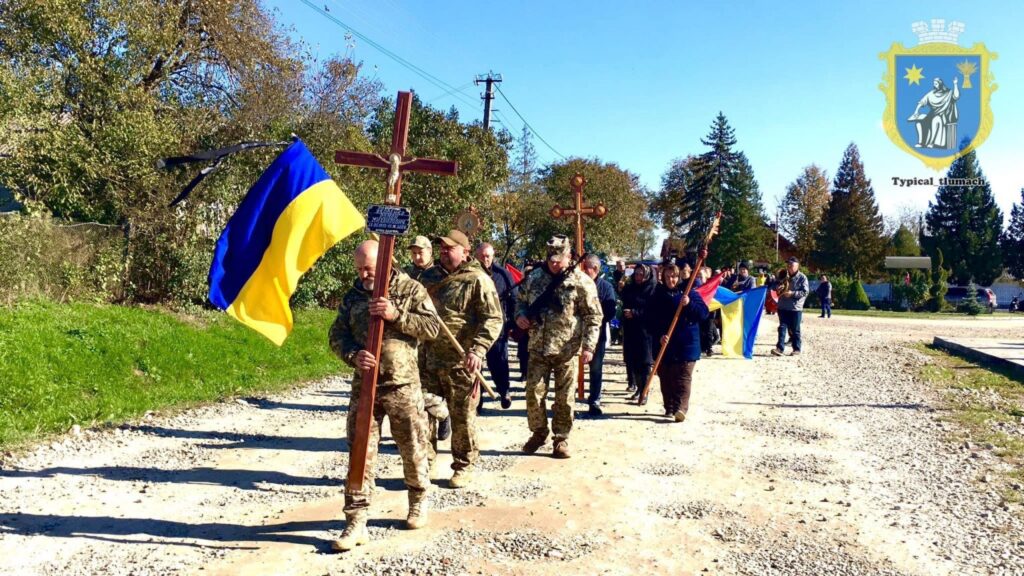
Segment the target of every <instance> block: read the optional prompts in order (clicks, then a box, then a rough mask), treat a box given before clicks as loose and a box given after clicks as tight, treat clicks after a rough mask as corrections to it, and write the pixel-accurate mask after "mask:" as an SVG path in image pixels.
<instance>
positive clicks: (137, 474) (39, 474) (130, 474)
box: [0, 466, 343, 490]
mask: <svg viewBox="0 0 1024 576" xmlns="http://www.w3.org/2000/svg"><path fill="white" fill-rule="evenodd" d="M58 475H67V476H97V477H100V478H103V479H105V480H115V481H124V482H154V483H156V482H160V483H169V484H206V485H221V486H229V487H232V488H239V489H242V490H267V488H266V487H262V486H259V484H279V485H287V486H341V485H342V484H343V481H342V479H340V478H338V479H334V478H331V477H329V476H328V477H320V478H310V477H306V476H293V475H291V474H286V473H284V472H275V471H272V470H230V469H223V468H191V469H188V470H165V469H162V468H135V467H130V466H98V467H96V468H74V467H68V466H58V467H54V468H46V469H44V470H0V478H53V477H55V476H58Z"/></svg>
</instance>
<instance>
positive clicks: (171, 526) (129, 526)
mask: <svg viewBox="0 0 1024 576" xmlns="http://www.w3.org/2000/svg"><path fill="white" fill-rule="evenodd" d="M344 526H345V523H344V522H343V521H341V520H327V521H305V522H283V523H279V524H267V525H264V526H244V525H240V524H227V523H222V522H206V523H198V524H189V523H187V522H177V521H172V520H158V519H153V518H114V517H111V516H61V515H57V514H6V515H0V534H19V535H23V536H33V535H42V536H53V537H58V538H95V539H99V540H106V541H111V542H120V543H125V544H152V543H154V542H153V541H152V540H150V539H144V540H143V539H132V538H123V539H119V538H111V536H136V535H139V534H146V535H149V536H154V537H159V538H183V539H196V540H208V541H213V542H286V543H291V544H299V545H304V546H311V547H313V548H315V549H317V550H318V551H320V552H329V551H330V541H329V540H327V539H324V538H317V537H314V536H306V535H302V534H294V533H295V532H325V531H327V530H341V529H343V528H344ZM165 543H166V544H169V545H192V544H191V543H184V542H165Z"/></svg>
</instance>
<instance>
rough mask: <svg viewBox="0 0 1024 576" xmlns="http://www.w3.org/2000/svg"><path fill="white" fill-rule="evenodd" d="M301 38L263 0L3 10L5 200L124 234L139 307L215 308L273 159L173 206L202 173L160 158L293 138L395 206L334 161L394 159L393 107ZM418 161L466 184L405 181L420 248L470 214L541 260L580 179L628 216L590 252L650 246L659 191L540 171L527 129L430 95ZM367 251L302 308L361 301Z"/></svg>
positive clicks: (0, 126)
mask: <svg viewBox="0 0 1024 576" xmlns="http://www.w3.org/2000/svg"><path fill="white" fill-rule="evenodd" d="M288 32H289V31H288V30H285V29H284V28H283V27H282V26H281V25H280V24H279V23H277V22H276V21H275V20H274V17H273V15H272V14H271V13H270V12H269V11H268V10H266V9H265V8H264V7H263V5H262V3H260V2H259V1H258V0H238V1H232V2H225V1H224V0H173V1H170V2H151V1H149V0H86V1H79V0H75V1H71V0H57V1H53V2H33V1H31V0H10V1H8V2H3V3H0V140H3V141H4V142H6V143H7V146H6V148H5V150H4V152H5V157H3V158H0V189H7V190H10V191H12V192H13V194H14V197H15V199H16V200H17V202H18V204H19V205H20V206H21V210H22V211H23V212H24V213H25V214H26V215H29V216H32V217H38V218H42V219H47V218H49V219H56V220H60V221H74V222H96V223H98V224H102V225H111V226H114V227H119V228H120V229H121V230H123V236H124V239H123V254H122V257H121V261H122V263H123V266H121V267H120V269H118V270H114V271H111V272H108V273H109V274H112V275H116V276H118V280H121V281H123V284H124V286H125V287H126V289H125V290H124V291H123V293H124V294H125V298H126V299H127V300H130V301H135V302H168V301H171V302H179V303H197V304H199V303H202V302H204V301H205V292H206V274H207V271H208V269H209V264H210V258H211V254H212V246H213V243H214V242H215V240H216V237H217V235H218V234H219V232H220V230H221V229H222V227H223V225H224V223H225V222H226V220H227V218H228V217H229V216H230V214H231V212H232V210H233V208H234V207H235V206H236V205H237V204H238V202H239V200H240V199H241V197H242V195H244V193H245V192H246V191H247V189H248V187H249V186H250V185H251V184H252V183H253V182H254V181H255V180H256V178H257V177H258V175H259V174H260V172H261V171H262V170H263V169H264V168H265V167H266V166H267V165H268V164H269V163H270V161H271V160H272V159H273V157H274V155H275V154H276V153H277V150H274V149H260V150H257V151H251V152H246V153H244V154H238V155H235V156H232V157H231V158H229V159H227V160H226V161H225V162H224V163H223V164H222V166H221V167H220V168H219V169H218V170H217V171H215V172H213V173H211V175H210V176H209V177H208V178H206V179H205V180H204V181H203V183H202V184H201V186H199V187H198V188H197V189H196V190H195V191H194V192H193V193H192V194H191V196H190V197H189V198H188V199H187V200H186V201H185V202H183V203H182V204H180V205H178V206H177V207H176V208H170V207H169V206H168V205H169V203H170V201H171V200H172V199H173V198H175V196H177V194H178V193H179V192H180V191H181V190H182V189H183V188H184V187H185V186H186V184H187V183H188V182H189V181H190V180H191V178H192V177H193V176H194V175H195V173H196V172H197V171H198V170H200V169H201V168H203V166H202V165H195V168H194V169H181V170H174V171H163V170H158V169H157V168H156V166H155V163H156V160H157V159H158V158H162V157H168V156H178V155H183V154H189V153H192V152H195V151H199V150H207V149H214V148H219V147H223V146H228V145H232V144H235V143H238V142H243V141H270V142H275V141H287V140H288V139H289V137H290V135H291V134H293V133H294V134H296V135H298V136H299V137H301V138H302V139H303V141H304V142H305V143H306V144H307V146H308V147H309V148H310V150H311V151H312V152H313V153H314V154H315V155H316V156H317V157H318V158H320V160H321V163H322V164H323V165H324V168H325V169H326V170H327V171H328V172H329V173H330V174H331V176H332V177H333V178H334V179H335V180H336V181H337V182H338V183H339V185H340V186H341V188H342V189H343V191H344V192H345V193H346V194H347V195H348V196H349V197H350V198H351V199H352V200H353V202H354V203H355V204H356V205H357V206H358V207H359V208H361V209H365V208H366V207H367V206H368V205H369V204H371V203H374V202H380V201H381V200H382V197H383V178H384V175H383V174H382V173H379V172H377V171H371V170H363V169H358V168H352V167H341V166H336V165H334V164H333V162H331V159H333V156H334V155H333V152H334V150H338V149H350V150H360V151H375V152H378V153H383V154H386V152H387V151H388V149H389V145H390V140H391V129H392V120H393V115H394V99H393V95H392V94H391V93H390V92H388V91H386V90H385V88H384V87H383V86H382V85H381V83H380V82H379V81H377V80H376V79H375V78H373V76H372V75H370V74H367V72H366V71H364V69H363V65H362V63H361V62H359V61H356V60H355V59H353V58H352V56H351V54H350V53H346V54H340V55H335V56H332V57H330V58H327V59H326V60H321V59H318V58H317V57H315V56H314V55H313V54H312V52H311V50H310V47H309V46H307V45H305V44H303V43H302V42H300V41H297V40H295V39H293V38H292V37H290V35H289V33H288ZM524 130H525V128H524ZM409 153H410V154H411V155H414V156H431V157H438V158H447V159H451V160H456V161H458V162H459V177H458V178H450V179H445V178H438V177H433V176H429V175H418V174H410V175H408V176H407V177H406V179H405V182H404V186H403V192H404V194H403V200H404V202H405V203H406V204H407V205H408V206H409V207H410V208H411V210H412V213H413V228H414V229H413V230H411V232H410V233H411V234H421V233H422V234H439V233H443V232H446V231H447V230H449V229H450V228H452V227H453V226H454V220H455V216H456V215H457V214H458V213H459V212H461V211H462V210H465V209H468V208H470V207H473V208H475V209H476V210H477V211H478V212H479V213H480V214H481V215H482V216H483V217H484V218H483V220H484V224H485V228H484V230H483V232H482V233H481V237H480V238H478V240H490V241H493V242H494V243H495V244H496V245H497V246H498V247H499V249H500V254H502V255H503V256H505V257H507V258H515V259H518V258H522V257H526V256H539V255H540V254H541V253H542V252H541V251H542V248H543V241H542V239H540V238H539V236H540V235H544V234H549V233H551V232H563V233H570V232H571V223H570V222H568V221H562V222H556V221H551V219H550V217H548V215H547V210H548V209H549V208H550V207H551V205H552V204H553V203H554V202H556V201H557V202H560V203H563V204H564V203H567V202H571V196H570V192H569V185H568V182H569V177H570V176H571V175H572V173H573V172H574V171H577V170H578V171H581V172H584V173H585V174H587V176H588V179H589V184H588V187H587V196H588V202H596V201H598V200H600V201H603V202H604V203H605V205H607V206H608V207H609V209H610V210H611V211H612V213H614V214H616V218H606V219H604V220H602V221H597V222H591V223H589V225H588V228H587V231H588V241H589V244H590V245H591V248H592V249H593V250H596V251H599V252H602V253H616V254H622V255H626V256H639V255H640V253H641V251H642V250H643V249H644V248H645V246H643V242H644V238H645V235H644V234H637V230H641V231H645V232H646V234H647V235H646V238H647V242H648V243H649V242H650V234H652V233H653V228H654V226H653V222H651V221H650V219H649V217H648V216H647V192H646V191H645V190H644V189H643V187H642V186H641V185H640V183H639V179H638V177H637V176H636V175H635V174H633V173H631V172H629V171H627V170H625V169H623V168H621V167H619V166H618V165H616V164H614V163H610V162H605V161H603V160H600V159H597V158H586V159H585V158H570V159H567V160H564V161H559V162H554V163H550V164H547V165H543V166H539V165H538V164H537V161H536V154H535V153H534V152H533V151H532V146H531V145H530V142H529V137H528V135H527V134H526V133H525V132H524V134H523V135H522V136H520V137H519V138H516V137H514V136H513V135H512V134H511V133H510V132H509V131H507V130H505V129H498V130H493V129H492V130H487V129H484V127H483V126H482V124H481V122H479V121H476V120H473V121H466V120H465V119H463V118H460V116H459V114H458V112H457V111H456V110H455V109H454V108H453V109H450V110H441V109H438V108H435V107H433V106H431V105H430V104H429V103H427V102H424V101H423V100H422V99H421V98H420V97H419V95H415V97H414V101H413V110H412V121H411V128H410V134H409ZM0 225H2V224H0ZM10 236H11V235H10V234H8V235H6V236H4V238H5V239H7V238H8V237H10ZM357 241H358V239H356V238H353V239H350V240H349V241H347V242H343V243H341V244H340V245H339V246H337V247H336V248H335V249H334V250H332V251H331V252H330V253H328V255H327V256H325V257H324V258H323V259H322V260H321V261H320V262H319V263H318V265H317V266H316V267H315V268H314V269H313V270H312V271H311V273H310V274H308V275H307V277H305V278H304V280H303V282H302V284H301V285H300V287H299V290H298V292H297V293H296V295H295V298H296V301H297V302H296V303H297V304H304V303H318V304H331V303H332V302H333V301H335V300H336V299H337V298H338V297H339V295H340V294H342V293H343V292H344V290H346V289H347V288H348V282H349V281H350V280H351V279H352V278H353V276H354V271H353V269H352V265H351V262H350V259H349V258H348V257H347V255H348V253H349V252H350V250H351V248H352V247H353V244H354V242H357ZM648 248H649V247H648ZM12 249H13V248H12ZM5 254H6V253H5ZM12 254H13V252H12ZM85 267H86V268H90V269H91V268H94V267H93V266H92V265H91V264H88V263H87V264H85ZM110 269H111V267H104V270H110ZM110 280H111V279H110V278H104V279H99V278H97V279H96V280H95V281H96V282H101V283H105V282H107V281H110Z"/></svg>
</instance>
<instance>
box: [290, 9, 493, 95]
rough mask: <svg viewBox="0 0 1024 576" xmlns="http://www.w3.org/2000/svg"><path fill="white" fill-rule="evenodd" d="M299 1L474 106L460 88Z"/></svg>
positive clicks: (330, 15) (331, 16)
mask: <svg viewBox="0 0 1024 576" xmlns="http://www.w3.org/2000/svg"><path fill="white" fill-rule="evenodd" d="M301 1H302V3H303V4H305V5H306V6H309V7H310V8H312V9H313V10H315V11H316V12H317V14H319V15H320V16H322V17H324V18H327V19H328V20H330V21H331V22H333V23H334V24H336V25H337V26H340V27H341V28H344V29H345V30H348V31H349V32H351V33H352V35H353V36H355V37H356V38H359V39H360V40H362V41H363V42H366V43H367V44H369V45H370V46H371V47H373V48H376V49H377V50H378V51H379V52H381V53H382V54H384V55H385V56H387V57H388V58H391V59H392V60H394V61H395V62H398V63H399V64H400V65H402V66H404V67H405V68H407V69H409V70H410V71H412V72H414V73H415V74H417V75H419V76H420V77H421V78H423V79H424V80H426V81H427V82H430V83H431V84H433V85H434V86H436V87H438V88H440V89H441V90H447V91H448V92H446V93H445V94H446V95H447V94H451V95H452V96H455V97H457V98H459V99H460V100H462V101H463V102H464V103H466V104H469V105H471V106H476V105H477V103H476V102H474V101H473V100H471V99H470V98H469V97H468V96H467V95H465V94H464V93H462V91H461V90H460V89H458V88H455V87H454V86H452V85H451V84H449V83H447V82H445V81H444V80H441V79H440V78H438V77H437V76H434V75H433V74H431V73H430V72H427V71H426V70H424V69H422V68H420V67H419V66H417V65H415V64H413V63H412V62H409V61H408V60H406V59H405V58H402V57H401V56H399V55H398V54H395V53H394V52H392V51H391V50H388V49H387V48H385V47H384V46H382V45H380V44H378V43H377V42H374V41H373V40H372V39H371V38H370V37H369V36H367V35H365V34H363V33H362V32H360V31H358V30H356V29H355V28H353V27H351V26H349V25H348V24H346V23H345V22H342V21H341V20H340V19H339V18H337V17H336V16H334V15H333V14H331V13H330V12H328V11H326V10H324V9H323V8H321V7H320V6H317V5H316V4H314V3H313V2H311V1H310V0H301Z"/></svg>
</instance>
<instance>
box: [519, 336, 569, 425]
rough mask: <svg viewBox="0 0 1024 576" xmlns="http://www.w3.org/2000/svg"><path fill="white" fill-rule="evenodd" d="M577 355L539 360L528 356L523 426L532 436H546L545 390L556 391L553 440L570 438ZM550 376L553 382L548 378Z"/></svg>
mask: <svg viewBox="0 0 1024 576" xmlns="http://www.w3.org/2000/svg"><path fill="white" fill-rule="evenodd" d="M578 369H579V359H578V355H577V354H560V355H557V356H542V355H541V354H540V353H531V354H530V363H529V365H528V366H527V368H526V422H527V424H528V425H529V426H530V431H531V432H533V433H534V434H538V435H540V434H542V435H544V436H547V435H548V406H547V396H548V389H549V387H551V386H552V385H553V386H554V389H555V402H554V405H553V406H552V416H551V432H552V433H553V434H554V438H555V440H561V439H564V438H568V437H569V432H571V431H572V411H573V402H574V401H575V400H574V398H573V394H574V393H575V392H576V373H577V371H578ZM548 375H551V376H552V378H550V379H549V378H548Z"/></svg>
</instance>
